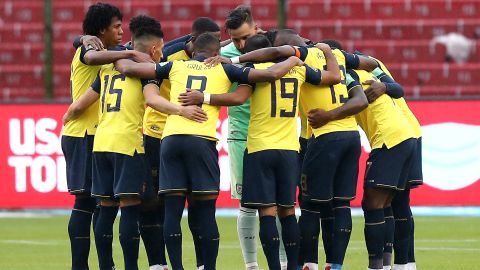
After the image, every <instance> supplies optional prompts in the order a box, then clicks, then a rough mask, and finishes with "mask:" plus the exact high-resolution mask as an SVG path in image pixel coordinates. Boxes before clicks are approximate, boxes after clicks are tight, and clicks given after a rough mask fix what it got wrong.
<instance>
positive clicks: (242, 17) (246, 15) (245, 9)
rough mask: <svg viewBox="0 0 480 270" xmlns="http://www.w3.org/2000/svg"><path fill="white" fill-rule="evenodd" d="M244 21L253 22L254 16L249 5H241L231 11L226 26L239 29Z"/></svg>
mask: <svg viewBox="0 0 480 270" xmlns="http://www.w3.org/2000/svg"><path fill="white" fill-rule="evenodd" d="M244 23H248V24H252V23H253V16H252V10H251V9H250V7H249V6H244V5H241V6H238V7H236V8H235V9H233V10H232V11H230V13H229V14H228V16H227V19H226V20H225V28H227V29H238V28H239V27H240V26H242V24H244Z"/></svg>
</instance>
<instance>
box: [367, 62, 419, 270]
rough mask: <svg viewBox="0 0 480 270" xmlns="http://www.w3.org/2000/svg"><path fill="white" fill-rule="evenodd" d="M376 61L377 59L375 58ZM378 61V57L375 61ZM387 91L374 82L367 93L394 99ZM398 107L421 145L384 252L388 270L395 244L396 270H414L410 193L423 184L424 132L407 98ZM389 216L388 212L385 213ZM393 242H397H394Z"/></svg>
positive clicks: (398, 196)
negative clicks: (384, 95)
mask: <svg viewBox="0 0 480 270" xmlns="http://www.w3.org/2000/svg"><path fill="white" fill-rule="evenodd" d="M372 58H373V57H372ZM373 59H375V58H373ZM375 60H376V61H377V62H378V63H379V67H380V69H381V70H382V71H383V72H384V73H385V74H387V75H388V76H390V77H391V78H392V79H393V77H392V75H391V74H390V72H389V71H388V69H387V67H386V66H385V65H384V64H383V63H382V62H381V61H380V60H378V59H375ZM387 90H388V89H386V85H385V84H383V83H378V82H374V83H372V84H371V85H370V86H369V88H368V89H367V90H366V94H367V97H368V98H369V101H370V102H373V101H375V100H376V99H377V98H378V97H380V96H381V95H383V94H388V95H390V96H392V94H391V93H389V92H388V91H387ZM395 104H396V105H397V106H398V107H400V109H401V110H402V112H403V114H404V115H405V117H406V118H407V120H408V122H409V123H410V125H411V127H412V129H413V131H414V133H415V138H416V139H417V143H416V144H417V146H416V148H415V153H414V156H413V161H412V167H411V168H410V173H409V176H408V183H407V186H406V188H405V190H404V191H399V192H397V194H396V195H395V198H394V199H393V201H392V208H391V209H389V213H388V214H389V216H392V214H393V217H394V219H395V224H394V231H393V230H392V229H391V230H390V231H389V232H388V233H390V235H389V236H388V237H387V239H388V240H389V242H388V241H386V245H385V248H384V249H385V250H387V251H389V253H390V254H388V253H387V252H386V251H385V250H384V262H383V265H384V270H389V269H390V267H391V253H392V245H393V248H394V250H395V257H394V266H393V268H394V269H407V270H414V269H416V263H415V253H414V221H413V216H412V212H411V209H410V190H411V189H412V188H415V187H418V186H420V185H422V183H423V174H422V129H421V126H420V124H419V123H418V120H417V118H416V117H415V115H414V114H413V113H412V111H411V110H410V108H409V107H408V105H407V103H406V102H405V99H404V98H403V97H396V99H395ZM385 215H386V216H387V213H385ZM392 242H393V243H392ZM385 253H387V254H385Z"/></svg>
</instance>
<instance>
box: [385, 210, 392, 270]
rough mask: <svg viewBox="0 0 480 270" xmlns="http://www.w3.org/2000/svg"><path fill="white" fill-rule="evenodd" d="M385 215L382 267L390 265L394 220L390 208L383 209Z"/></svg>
mask: <svg viewBox="0 0 480 270" xmlns="http://www.w3.org/2000/svg"><path fill="white" fill-rule="evenodd" d="M383 213H384V215H385V246H384V247H383V265H384V266H391V265H392V253H393V237H394V234H395V220H394V218H393V211H392V207H387V208H384V209H383Z"/></svg>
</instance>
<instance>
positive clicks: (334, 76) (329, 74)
mask: <svg viewBox="0 0 480 270" xmlns="http://www.w3.org/2000/svg"><path fill="white" fill-rule="evenodd" d="M315 47H317V48H318V49H320V50H321V51H322V52H323V54H324V55H325V61H326V64H327V69H326V70H324V71H322V80H321V84H322V85H334V84H337V83H340V81H341V80H342V76H341V75H340V67H339V66H338V62H337V58H336V57H335V55H334V54H333V52H332V49H331V48H330V46H329V45H327V44H325V43H317V44H316V45H315Z"/></svg>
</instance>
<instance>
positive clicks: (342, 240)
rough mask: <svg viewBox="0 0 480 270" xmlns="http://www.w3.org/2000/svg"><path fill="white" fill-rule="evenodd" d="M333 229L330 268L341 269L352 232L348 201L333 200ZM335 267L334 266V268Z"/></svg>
mask: <svg viewBox="0 0 480 270" xmlns="http://www.w3.org/2000/svg"><path fill="white" fill-rule="evenodd" d="M334 207H335V208H334V215H335V219H334V226H333V227H334V229H333V239H334V241H333V244H332V260H331V261H330V262H331V263H332V269H341V266H342V265H343V260H344V259H345V253H346V251H347V247H348V243H349V242H350V235H351V233H352V214H351V210H350V202H349V201H337V200H335V201H334ZM334 267H335V268H334Z"/></svg>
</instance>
